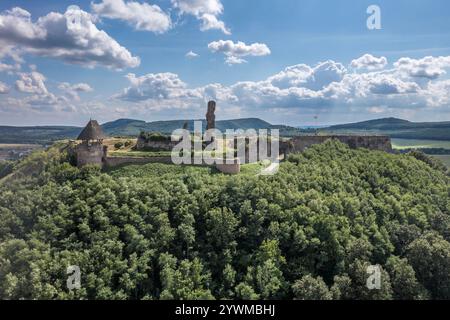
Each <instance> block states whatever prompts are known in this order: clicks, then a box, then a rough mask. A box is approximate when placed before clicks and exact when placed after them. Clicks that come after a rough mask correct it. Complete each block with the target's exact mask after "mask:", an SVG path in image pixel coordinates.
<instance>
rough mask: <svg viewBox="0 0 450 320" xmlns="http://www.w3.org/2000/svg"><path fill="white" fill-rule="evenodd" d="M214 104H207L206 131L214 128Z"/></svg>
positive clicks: (212, 102)
mask: <svg viewBox="0 0 450 320" xmlns="http://www.w3.org/2000/svg"><path fill="white" fill-rule="evenodd" d="M215 112H216V102H215V101H209V102H208V112H207V113H206V130H209V129H215V128H216V115H215Z"/></svg>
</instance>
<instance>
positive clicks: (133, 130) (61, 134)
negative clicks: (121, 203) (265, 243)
mask: <svg viewBox="0 0 450 320" xmlns="http://www.w3.org/2000/svg"><path fill="white" fill-rule="evenodd" d="M186 121H187V122H188V129H189V130H193V129H194V120H170V121H155V122H145V121H142V120H134V119H119V120H115V121H111V122H107V123H105V124H103V125H102V127H103V130H104V131H105V133H106V134H108V135H110V136H137V135H138V134H139V133H140V132H141V131H157V132H161V133H165V134H170V133H172V132H173V131H174V130H176V129H179V128H182V127H183V125H184V123H185V122H186ZM199 121H202V126H203V129H205V127H206V121H204V120H199ZM216 127H217V128H218V129H219V130H222V131H224V132H225V130H226V129H234V130H237V129H244V130H245V129H251V128H253V129H269V128H272V125H271V124H270V123H268V122H266V121H264V120H261V119H258V118H247V119H235V120H221V121H217V122H216ZM286 128H290V129H294V128H291V127H286ZM81 130H82V128H81V127H65V126H42V127H11V126H0V143H36V144H48V143H51V142H52V141H55V140H61V139H75V138H76V137H77V136H78V134H79V133H80V132H81ZM294 130H295V129H294Z"/></svg>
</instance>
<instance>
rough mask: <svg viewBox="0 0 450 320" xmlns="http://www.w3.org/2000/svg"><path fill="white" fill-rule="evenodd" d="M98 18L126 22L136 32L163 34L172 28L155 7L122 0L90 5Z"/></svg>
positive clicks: (163, 13) (157, 7)
mask: <svg viewBox="0 0 450 320" xmlns="http://www.w3.org/2000/svg"><path fill="white" fill-rule="evenodd" d="M91 7H92V11H93V12H94V13H96V14H98V15H99V16H100V17H105V18H108V19H119V20H123V21H126V22H128V23H129V24H130V25H132V26H133V27H134V28H135V29H136V30H144V31H151V32H154V33H164V32H166V31H168V30H169V29H170V28H171V26H172V21H171V19H170V16H169V15H168V14H167V13H165V12H164V11H163V10H161V8H160V7H159V6H157V5H151V4H148V3H146V2H143V3H140V2H136V1H124V0H102V2H100V3H92V4H91Z"/></svg>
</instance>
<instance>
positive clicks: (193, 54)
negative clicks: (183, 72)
mask: <svg viewBox="0 0 450 320" xmlns="http://www.w3.org/2000/svg"><path fill="white" fill-rule="evenodd" d="M185 56H186V58H188V59H194V58H197V57H198V56H199V55H198V54H197V53H195V52H194V51H192V50H191V51H189V52H188V53H186V55H185Z"/></svg>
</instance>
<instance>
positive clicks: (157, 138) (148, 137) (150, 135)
mask: <svg viewBox="0 0 450 320" xmlns="http://www.w3.org/2000/svg"><path fill="white" fill-rule="evenodd" d="M139 138H141V139H144V140H145V141H146V142H149V141H153V142H170V141H171V137H170V136H165V135H162V134H161V133H159V132H144V131H142V132H141V134H140V135H139Z"/></svg>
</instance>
